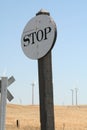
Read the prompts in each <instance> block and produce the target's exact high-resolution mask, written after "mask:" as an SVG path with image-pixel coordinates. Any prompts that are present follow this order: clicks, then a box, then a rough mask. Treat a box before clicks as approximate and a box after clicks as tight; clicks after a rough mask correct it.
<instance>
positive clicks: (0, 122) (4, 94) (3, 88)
mask: <svg viewBox="0 0 87 130" xmlns="http://www.w3.org/2000/svg"><path fill="white" fill-rule="evenodd" d="M14 81H15V79H14V77H13V76H11V77H10V78H9V79H8V78H7V77H2V78H1V80H0V93H1V101H0V130H5V117H6V100H7V99H8V100H9V101H11V100H12V99H13V98H14V97H13V95H12V94H11V93H10V92H9V90H8V89H7V87H8V86H9V85H11V84H12V83H13V82H14Z"/></svg>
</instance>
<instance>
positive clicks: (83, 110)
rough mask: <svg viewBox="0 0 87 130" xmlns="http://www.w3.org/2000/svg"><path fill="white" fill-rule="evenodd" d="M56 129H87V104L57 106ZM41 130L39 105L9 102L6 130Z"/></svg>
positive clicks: (55, 113) (55, 110)
mask: <svg viewBox="0 0 87 130" xmlns="http://www.w3.org/2000/svg"><path fill="white" fill-rule="evenodd" d="M54 115H55V130H87V105H80V106H55V107H54ZM18 129H20V130H40V115H39V106H37V105H33V106H32V105H26V106H23V105H14V104H8V105H7V109H6V130H18Z"/></svg>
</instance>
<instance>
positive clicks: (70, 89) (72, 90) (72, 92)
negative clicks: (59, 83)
mask: <svg viewBox="0 0 87 130" xmlns="http://www.w3.org/2000/svg"><path fill="white" fill-rule="evenodd" d="M70 90H71V92H72V105H74V101H73V93H74V90H73V89H70Z"/></svg>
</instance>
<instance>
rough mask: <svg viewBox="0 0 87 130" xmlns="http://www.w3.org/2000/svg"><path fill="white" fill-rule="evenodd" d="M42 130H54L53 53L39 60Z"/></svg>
mask: <svg viewBox="0 0 87 130" xmlns="http://www.w3.org/2000/svg"><path fill="white" fill-rule="evenodd" d="M38 74H39V95H40V122H41V130H54V129H55V128H54V105H53V83H52V63H51V52H49V53H48V54H47V55H46V56H44V57H43V58H41V59H39V60H38Z"/></svg>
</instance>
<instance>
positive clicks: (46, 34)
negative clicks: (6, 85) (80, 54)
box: [21, 10, 57, 130]
mask: <svg viewBox="0 0 87 130" xmlns="http://www.w3.org/2000/svg"><path fill="white" fill-rule="evenodd" d="M56 36H57V29H56V24H55V22H54V20H53V19H52V18H51V17H50V13H49V12H47V11H45V10H40V11H39V12H38V13H37V14H36V16H35V17H33V18H32V19H31V20H30V21H29V22H28V23H27V24H26V26H25V28H24V30H23V33H22V37H21V46H22V50H23V52H24V54H25V55H26V56H27V57H28V58H31V59H38V77H39V97H40V123H41V130H54V129H55V128H54V126H55V125H54V108H53V83H52V64H51V49H52V48H53V46H54V43H55V41H56Z"/></svg>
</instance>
